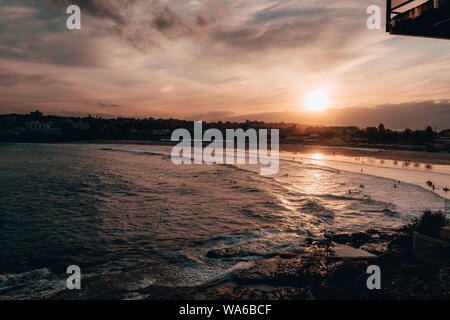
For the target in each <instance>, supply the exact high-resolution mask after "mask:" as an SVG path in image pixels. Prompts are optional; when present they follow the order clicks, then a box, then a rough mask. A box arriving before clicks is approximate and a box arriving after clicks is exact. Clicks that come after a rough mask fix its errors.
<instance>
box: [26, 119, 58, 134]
mask: <svg viewBox="0 0 450 320" xmlns="http://www.w3.org/2000/svg"><path fill="white" fill-rule="evenodd" d="M26 128H27V131H28V133H30V134H31V135H34V136H58V135H61V134H62V132H61V129H58V128H53V123H52V122H42V121H36V120H33V121H29V122H27V123H26Z"/></svg>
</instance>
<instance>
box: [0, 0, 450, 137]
mask: <svg viewBox="0 0 450 320" xmlns="http://www.w3.org/2000/svg"><path fill="white" fill-rule="evenodd" d="M384 3H385V1H384V0H346V1H334V0H221V1H216V0H197V1H190V0H154V1H151V0H95V1H94V0H78V1H76V0H40V1H38V0H2V1H1V2H0V113H2V114H3V113H12V112H14V113H28V112H30V111H32V110H34V109H39V110H41V111H43V112H44V113H50V114H57V115H76V116H78V115H87V114H92V115H102V116H109V117H112V116H114V117H115V116H123V117H155V118H159V117H163V118H180V119H188V120H207V121H216V120H222V121H227V120H231V121H235V120H236V121H240V120H246V119H250V120H262V121H285V122H297V123H303V124H323V125H359V126H370V125H377V124H378V123H380V122H383V123H384V124H385V125H386V126H388V127H391V128H395V129H401V128H406V127H408V128H424V127H426V126H427V125H432V126H433V127H438V128H440V129H444V128H448V127H450V93H449V92H450V90H449V88H450V41H448V40H437V39H425V38H414V37H402V36H393V35H389V34H387V33H386V32H385V30H384V27H382V29H381V30H369V29H368V28H367V25H366V21H367V19H368V17H369V15H368V14H367V12H366V10H367V7H368V6H369V5H373V4H375V5H379V6H380V7H381V8H382V17H383V19H382V24H383V25H384V9H385V8H384ZM70 4H78V5H79V6H80V8H81V23H82V28H81V30H68V29H67V28H66V19H67V18H68V15H67V14H66V9H67V7H68V6H69V5H70ZM317 92H320V95H322V99H319V100H321V101H324V100H326V103H327V108H326V110H321V111H318V110H312V109H314V108H311V107H310V106H309V105H308V101H309V100H308V99H309V97H311V95H313V96H314V93H317Z"/></svg>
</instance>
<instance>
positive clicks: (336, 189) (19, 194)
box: [0, 144, 450, 299]
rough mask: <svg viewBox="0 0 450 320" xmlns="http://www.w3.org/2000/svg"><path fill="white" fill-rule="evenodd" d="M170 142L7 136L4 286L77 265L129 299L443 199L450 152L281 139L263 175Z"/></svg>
mask: <svg viewBox="0 0 450 320" xmlns="http://www.w3.org/2000/svg"><path fill="white" fill-rule="evenodd" d="M170 152H171V148H170V147H168V146H138V145H107V144H1V145H0V186H1V191H0V233H1V235H0V246H1V249H0V257H1V259H0V299H29V298H47V297H50V296H51V295H53V294H55V293H57V292H59V291H61V290H65V280H64V279H66V278H67V275H66V269H67V267H68V266H69V265H78V266H80V268H81V272H82V277H83V279H88V278H89V277H103V278H104V279H105V280H106V281H108V279H109V278H111V279H112V278H114V279H115V281H120V282H121V285H122V287H123V288H124V293H123V298H124V299H142V298H145V297H143V296H140V295H139V294H138V293H134V291H137V290H138V289H139V288H143V287H148V286H150V285H161V286H193V285H198V284H202V283H206V282H209V281H213V280H216V279H220V278H223V277H226V276H227V275H228V274H230V272H233V271H234V270H236V269H239V268H246V267H248V266H249V265H251V264H252V262H253V261H255V260H256V259H258V258H260V257H262V256H266V255H270V254H271V253H273V252H278V251H296V250H298V249H299V248H301V247H302V245H303V243H304V241H305V239H306V238H321V237H322V236H323V234H324V233H326V232H351V231H358V230H365V229H369V228H393V227H399V226H402V225H404V224H406V223H408V222H410V221H411V219H413V218H415V217H418V216H419V215H420V214H421V213H422V212H423V211H424V210H426V209H429V210H444V203H445V201H444V198H445V197H446V194H445V193H444V192H443V191H442V188H443V186H444V185H445V184H446V185H449V186H450V170H449V166H426V165H425V164H422V165H421V164H418V165H406V166H405V165H399V164H398V163H395V164H394V163H387V162H382V163H381V162H379V161H378V162H377V161H376V160H373V159H372V160H373V161H372V160H370V159H358V158H346V157H342V156H335V157H327V156H323V155H321V154H314V155H307V154H292V153H281V159H280V170H279V172H278V174H276V175H274V176H261V175H260V174H259V168H258V166H256V165H206V164H203V165H181V166H176V165H174V164H173V163H172V161H171V158H170ZM427 180H431V181H433V182H434V183H436V186H438V188H437V189H436V190H434V191H433V190H432V189H430V188H428V187H427V186H426V184H425V182H426V181H427ZM223 248H227V250H222V251H220V252H221V255H220V257H219V258H218V257H217V256H214V254H211V253H214V252H217V249H223ZM215 250H216V251H215ZM105 290H106V289H105Z"/></svg>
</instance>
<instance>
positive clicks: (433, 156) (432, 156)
mask: <svg viewBox="0 0 450 320" xmlns="http://www.w3.org/2000/svg"><path fill="white" fill-rule="evenodd" d="M74 143H99V144H119V145H120V144H126V145H131V144H135V145H163V146H173V145H176V144H177V143H176V142H170V141H167V142H166V141H152V140H123V141H122V140H95V141H88V142H86V141H82V142H74ZM280 151H286V152H299V153H306V154H314V153H321V154H326V155H333V154H336V155H343V156H351V157H374V158H377V159H385V160H398V161H411V162H421V163H425V164H441V165H450V153H439V152H424V151H410V150H394V149H373V150H372V149H369V148H362V149H358V148H350V147H349V148H347V147H328V146H309V145H294V144H283V143H282V144H281V145H280Z"/></svg>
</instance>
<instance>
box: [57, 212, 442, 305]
mask: <svg viewBox="0 0 450 320" xmlns="http://www.w3.org/2000/svg"><path fill="white" fill-rule="evenodd" d="M430 213H431V212H430ZM425 215H426V214H424V216H422V218H421V219H419V220H417V221H413V222H412V223H410V224H406V225H405V226H403V227H400V228H397V229H368V230H365V231H358V232H353V233H337V234H332V235H324V237H323V238H322V239H320V240H313V239H309V240H308V241H307V242H306V243H305V246H304V247H300V248H299V249H298V250H296V251H288V252H276V253H273V254H271V255H269V256H265V257H261V258H260V259H258V260H256V261H255V262H254V264H253V265H252V266H250V267H249V268H245V269H240V270H236V271H234V272H233V273H231V274H230V275H227V276H226V277H223V278H221V279H218V280H214V281H210V282H208V283H205V284H201V285H197V286H193V287H184V286H161V285H150V286H147V287H142V288H140V289H139V290H124V289H123V287H124V284H123V282H124V281H127V279H128V280H129V278H128V276H127V275H126V274H125V275H122V274H118V275H115V276H113V277H112V279H111V277H105V276H101V275H99V276H98V277H94V278H90V279H86V280H85V282H84V284H83V285H84V288H86V289H87V291H85V292H84V293H81V292H73V291H67V290H65V291H61V292H59V293H57V294H55V295H53V296H51V297H49V300H71V299H82V300H84V299H96V300H97V299H110V300H112V299H123V296H127V295H130V294H134V295H137V296H139V297H141V299H144V300H193V301H197V300H233V301H242V300H252V301H258V300H269V301H273V300H409V299H440V300H448V299H450V251H449V248H450V243H449V247H447V248H446V249H445V247H444V250H446V251H440V250H437V251H433V252H432V253H431V254H430V255H428V256H427V257H426V258H425V259H424V258H421V257H419V256H418V255H417V252H416V251H415V250H414V249H413V237H414V234H415V233H417V232H418V231H420V232H424V233H425V234H429V232H431V231H433V230H434V229H435V228H436V227H438V225H437V224H436V221H435V220H436V218H435V217H436V216H434V217H431V219H430V216H428V217H425ZM431 215H436V213H432V214H431ZM424 217H425V219H424ZM424 228H426V230H424ZM433 232H434V231H433ZM429 236H435V235H434V234H431V235H429ZM437 237H439V236H437ZM447 243H448V242H447ZM227 257H228V256H217V257H212V258H213V259H226V258H227ZM372 265H376V266H379V268H380V270H381V289H380V290H369V289H368V287H367V279H368V277H369V276H370V274H367V269H368V267H369V266H372ZM137 276H138V275H137ZM105 284H108V286H107V289H108V291H106V292H105V291H104V290H101V289H99V288H101V287H102V286H105Z"/></svg>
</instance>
